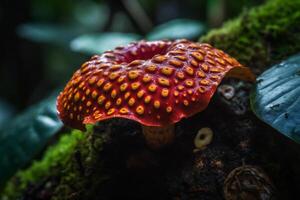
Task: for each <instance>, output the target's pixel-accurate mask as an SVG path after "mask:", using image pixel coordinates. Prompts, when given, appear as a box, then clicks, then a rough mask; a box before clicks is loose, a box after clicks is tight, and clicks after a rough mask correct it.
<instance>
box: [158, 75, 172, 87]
mask: <svg viewBox="0 0 300 200" xmlns="http://www.w3.org/2000/svg"><path fill="white" fill-rule="evenodd" d="M158 83H159V84H160V85H162V86H170V81H169V80H168V79H166V78H161V77H160V78H158Z"/></svg>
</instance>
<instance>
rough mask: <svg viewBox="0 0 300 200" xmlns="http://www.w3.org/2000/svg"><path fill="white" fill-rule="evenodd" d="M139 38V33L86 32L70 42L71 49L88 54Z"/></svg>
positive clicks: (98, 52) (100, 51) (101, 51)
mask: <svg viewBox="0 0 300 200" xmlns="http://www.w3.org/2000/svg"><path fill="white" fill-rule="evenodd" d="M139 38H140V36H139V35H136V34H129V33H99V34H86V35H82V36H79V37H77V38H76V39H74V40H73V41H72V42H71V49H72V50H73V51H76V52H81V53H86V54H88V55H93V54H100V53H103V52H104V51H106V50H112V49H114V48H115V47H117V46H119V45H126V44H128V43H130V42H133V41H136V40H138V39H139Z"/></svg>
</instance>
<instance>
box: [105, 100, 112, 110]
mask: <svg viewBox="0 0 300 200" xmlns="http://www.w3.org/2000/svg"><path fill="white" fill-rule="evenodd" d="M110 106H111V102H110V101H107V102H106V104H105V106H104V107H105V109H106V110H107V109H109V108H110Z"/></svg>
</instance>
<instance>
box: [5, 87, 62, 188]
mask: <svg viewBox="0 0 300 200" xmlns="http://www.w3.org/2000/svg"><path fill="white" fill-rule="evenodd" d="M56 97H57V93H55V94H53V95H51V96H50V97H49V98H47V99H45V100H43V101H41V102H40V103H38V104H37V105H34V106H31V107H30V108H28V109H27V110H25V111H24V112H23V113H22V114H20V115H19V116H18V117H16V118H15V119H13V120H12V121H11V122H10V123H8V124H7V126H5V127H4V128H3V129H2V130H1V131H0V144H1V145H0V155H1V156H0V169H1V170H0V185H1V184H2V183H4V182H5V181H6V180H7V179H8V178H9V177H10V176H12V175H13V174H14V173H15V172H16V171H17V170H18V169H20V168H21V167H24V166H25V165H26V164H28V163H30V161H31V160H32V159H33V157H34V156H36V155H37V154H38V153H40V152H41V150H42V149H43V148H44V147H45V145H46V143H47V142H48V140H49V139H50V138H51V137H52V136H53V135H54V134H55V133H57V131H58V130H59V129H60V128H61V127H62V123H61V121H60V120H59V119H58V117H57V114H56Z"/></svg>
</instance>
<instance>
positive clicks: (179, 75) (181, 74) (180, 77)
mask: <svg viewBox="0 0 300 200" xmlns="http://www.w3.org/2000/svg"><path fill="white" fill-rule="evenodd" d="M176 76H177V78H179V79H184V73H183V72H177V73H176Z"/></svg>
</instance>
